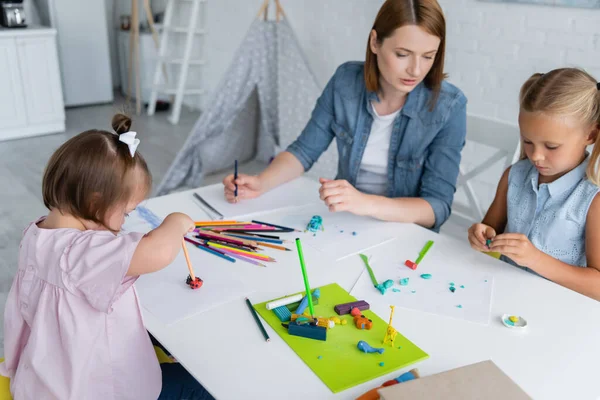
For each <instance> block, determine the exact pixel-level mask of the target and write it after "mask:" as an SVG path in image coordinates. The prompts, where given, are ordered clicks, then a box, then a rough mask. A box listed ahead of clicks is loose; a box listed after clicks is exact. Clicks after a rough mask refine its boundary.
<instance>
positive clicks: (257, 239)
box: [227, 233, 283, 244]
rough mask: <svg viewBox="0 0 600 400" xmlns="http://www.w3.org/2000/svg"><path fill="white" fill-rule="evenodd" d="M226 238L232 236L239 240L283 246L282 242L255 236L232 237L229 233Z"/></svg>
mask: <svg viewBox="0 0 600 400" xmlns="http://www.w3.org/2000/svg"><path fill="white" fill-rule="evenodd" d="M227 236H233V237H236V238H240V239H247V240H254V241H256V242H265V243H275V244H283V240H277V239H263V238H261V237H256V236H243V235H233V234H231V233H228V234H227Z"/></svg>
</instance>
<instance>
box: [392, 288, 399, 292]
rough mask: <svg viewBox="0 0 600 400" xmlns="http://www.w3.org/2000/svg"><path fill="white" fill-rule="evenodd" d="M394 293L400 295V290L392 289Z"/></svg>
mask: <svg viewBox="0 0 600 400" xmlns="http://www.w3.org/2000/svg"><path fill="white" fill-rule="evenodd" d="M392 292H397V293H400V289H396V288H393V289H392Z"/></svg>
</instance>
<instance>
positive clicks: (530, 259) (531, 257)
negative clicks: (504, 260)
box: [490, 233, 543, 267]
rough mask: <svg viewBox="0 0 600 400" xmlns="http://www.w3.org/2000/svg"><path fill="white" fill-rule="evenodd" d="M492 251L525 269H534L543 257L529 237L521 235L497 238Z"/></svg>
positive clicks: (509, 234)
mask: <svg viewBox="0 0 600 400" xmlns="http://www.w3.org/2000/svg"><path fill="white" fill-rule="evenodd" d="M490 248H491V249H492V251H497V252H498V253H500V254H502V255H504V256H506V257H509V258H510V259H511V260H513V261H514V262H516V263H517V264H519V265H521V266H523V267H532V266H533V265H535V264H536V263H537V262H538V261H539V259H540V258H541V256H542V254H543V253H542V252H541V251H540V250H538V249H537V248H536V247H535V246H534V245H533V243H531V241H529V238H527V236H525V235H523V234H520V233H504V234H501V235H498V236H496V238H495V239H494V241H493V242H492V245H491V246H490Z"/></svg>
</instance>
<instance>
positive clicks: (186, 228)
mask: <svg viewBox="0 0 600 400" xmlns="http://www.w3.org/2000/svg"><path fill="white" fill-rule="evenodd" d="M167 221H168V222H169V223H173V224H176V225H178V226H181V235H182V236H183V235H185V234H186V233H188V232H192V231H193V230H194V229H196V224H195V223H194V220H193V219H191V218H190V217H189V216H187V215H186V214H183V213H179V212H176V213H172V214H169V215H167V218H165V220H164V222H163V223H165V222H167Z"/></svg>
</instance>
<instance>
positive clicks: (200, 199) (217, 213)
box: [193, 192, 223, 219]
mask: <svg viewBox="0 0 600 400" xmlns="http://www.w3.org/2000/svg"><path fill="white" fill-rule="evenodd" d="M193 196H194V197H195V198H196V200H198V201H199V202H200V203H202V205H204V207H206V208H208V209H209V210H210V211H212V212H213V213H215V214H216V215H217V216H219V219H223V214H221V213H220V212H218V211H217V210H215V209H214V207H213V206H211V205H210V204H208V203H207V202H206V200H204V199H203V198H202V197H200V195H199V194H198V193H196V192H194V193H193Z"/></svg>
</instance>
